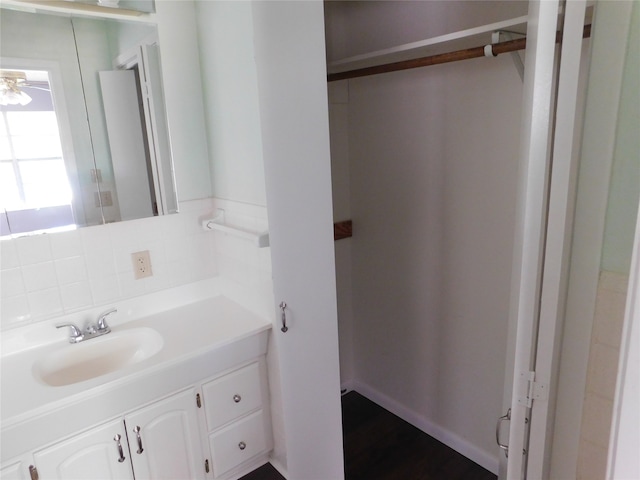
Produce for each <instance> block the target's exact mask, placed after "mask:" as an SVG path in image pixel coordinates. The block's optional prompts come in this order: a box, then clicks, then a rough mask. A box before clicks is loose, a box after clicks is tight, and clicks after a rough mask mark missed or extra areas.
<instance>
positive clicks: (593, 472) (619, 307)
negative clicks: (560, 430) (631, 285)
mask: <svg viewBox="0 0 640 480" xmlns="http://www.w3.org/2000/svg"><path fill="white" fill-rule="evenodd" d="M627 284H628V276H626V275H620V274H617V273H611V272H601V274H600V279H599V282H598V294H597V299H596V312H595V316H594V321H593V331H592V335H591V347H590V350H589V366H588V371H587V386H586V392H585V402H584V409H583V412H582V428H581V433H580V451H579V457H578V479H579V480H599V479H603V478H605V473H606V467H607V452H608V448H609V433H610V430H611V418H612V414H613V400H614V396H615V388H616V379H617V371H618V357H619V354H620V341H621V337H622V325H623V322H624V311H625V302H626V297H627Z"/></svg>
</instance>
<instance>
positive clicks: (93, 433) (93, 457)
mask: <svg viewBox="0 0 640 480" xmlns="http://www.w3.org/2000/svg"><path fill="white" fill-rule="evenodd" d="M33 456H34V460H35V464H36V467H37V468H38V474H39V478H40V479H42V480H49V479H60V480H63V479H64V480H71V479H77V480H92V479H95V480H106V479H114V480H124V479H133V472H132V471H131V463H130V461H129V458H128V457H129V450H128V448H127V436H126V433H125V431H124V425H123V423H122V421H121V420H114V421H112V422H109V423H107V424H105V425H101V426H99V427H96V428H93V429H91V430H89V431H87V432H85V433H81V434H79V435H76V436H74V437H72V438H70V439H68V440H65V441H62V442H60V443H56V444H55V445H53V446H51V447H48V448H45V449H43V450H40V451H38V452H35V453H34V455H33Z"/></svg>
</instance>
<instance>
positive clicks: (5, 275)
mask: <svg viewBox="0 0 640 480" xmlns="http://www.w3.org/2000/svg"><path fill="white" fill-rule="evenodd" d="M21 293H25V287H24V281H23V280H22V269H21V268H10V269H7V270H2V271H0V296H1V297H2V298H6V297H12V296H14V295H20V294H21Z"/></svg>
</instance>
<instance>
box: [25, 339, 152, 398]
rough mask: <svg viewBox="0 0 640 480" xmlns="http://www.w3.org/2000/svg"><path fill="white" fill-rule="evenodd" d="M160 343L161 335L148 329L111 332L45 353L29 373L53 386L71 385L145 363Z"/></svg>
mask: <svg viewBox="0 0 640 480" xmlns="http://www.w3.org/2000/svg"><path fill="white" fill-rule="evenodd" d="M163 344H164V341H163V339H162V336H161V335H160V334H159V333H158V332H157V331H155V330H154V329H152V328H148V327H139V328H132V329H127V330H121V331H119V332H111V333H109V334H107V335H104V336H102V337H99V338H94V339H90V340H85V341H83V342H80V343H77V344H65V345H64V346H63V347H59V348H58V349H56V350H54V351H52V352H48V353H47V354H46V355H44V356H43V357H41V358H40V359H38V360H37V361H36V362H35V363H34V365H33V374H34V375H35V377H36V378H38V379H40V380H42V381H43V382H44V383H46V384H48V385H51V386H54V387H59V386H63V385H71V384H73V383H78V382H82V381H84V380H89V379H92V378H95V377H99V376H101V375H106V374H107V373H111V372H114V371H116V370H119V369H121V368H124V367H127V366H129V365H133V364H135V363H138V362H141V361H143V360H146V359H147V358H150V357H152V356H153V355H155V354H156V353H158V352H159V351H160V350H161V349H162V346H163Z"/></svg>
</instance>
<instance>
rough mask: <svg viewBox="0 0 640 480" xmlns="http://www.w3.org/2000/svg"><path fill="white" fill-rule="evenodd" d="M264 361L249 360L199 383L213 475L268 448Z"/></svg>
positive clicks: (230, 471) (226, 473) (228, 474)
mask: <svg viewBox="0 0 640 480" xmlns="http://www.w3.org/2000/svg"><path fill="white" fill-rule="evenodd" d="M264 369H265V366H264V362H253V363H250V364H249V365H247V366H244V367H242V368H239V369H237V370H235V371H233V372H231V373H228V374H226V375H224V376H222V377H220V378H216V379H214V380H212V381H210V382H206V383H204V384H203V385H202V393H203V398H204V411H205V416H206V423H207V432H208V438H209V448H210V452H211V459H212V467H213V468H212V470H213V476H214V478H221V479H222V478H233V476H234V473H236V472H237V468H236V467H238V466H240V465H242V464H243V463H245V462H248V461H249V460H251V459H252V458H254V457H256V456H258V455H260V454H264V453H266V452H268V451H269V450H270V449H271V446H272V438H271V434H270V431H271V425H270V421H269V411H268V408H267V404H266V402H265V399H266V397H267V394H266V382H265V378H266V375H265V372H264Z"/></svg>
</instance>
